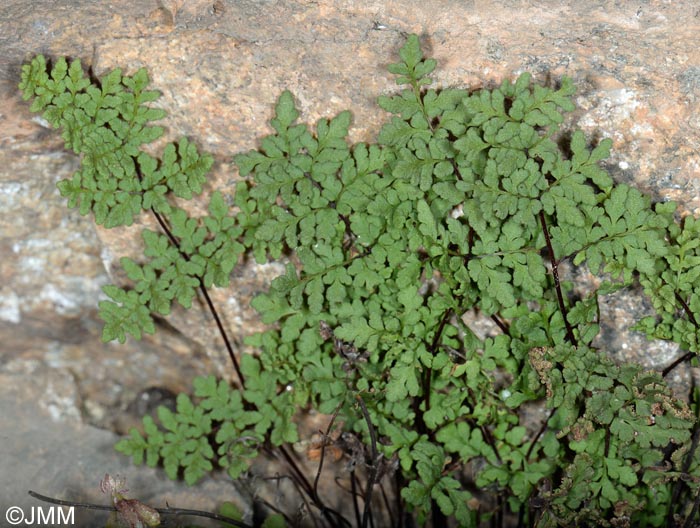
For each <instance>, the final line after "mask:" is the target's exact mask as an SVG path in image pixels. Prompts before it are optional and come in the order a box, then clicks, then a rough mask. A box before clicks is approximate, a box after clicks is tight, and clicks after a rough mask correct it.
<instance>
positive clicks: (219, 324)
mask: <svg viewBox="0 0 700 528" xmlns="http://www.w3.org/2000/svg"><path fill="white" fill-rule="evenodd" d="M151 211H152V212H153V216H155V217H156V220H157V221H158V223H159V224H160V227H161V229H163V231H164V232H165V234H166V236H167V237H168V238H169V239H170V242H171V243H172V244H173V245H174V246H175V247H176V248H177V249H178V250H180V242H179V241H178V240H177V238H175V235H173V233H172V231H170V228H169V227H168V224H167V223H166V222H165V220H164V219H163V217H162V216H161V215H160V214H159V213H157V212H156V211H154V210H153V209H151ZM180 254H181V255H182V256H183V258H187V255H184V254H183V253H182V252H180ZM199 289H200V291H201V292H202V295H203V296H204V300H205V301H206V303H207V307H208V308H209V311H210V312H211V314H212V316H213V317H214V321H215V322H216V327H217V328H218V329H219V334H221V337H222V338H223V340H224V345H225V346H226V350H227V351H228V355H229V357H230V358H231V362H232V363H233V367H234V368H235V369H236V374H238V379H239V380H240V382H241V387H242V388H245V377H244V376H243V372H241V367H240V365H239V364H238V359H236V354H235V353H234V351H233V346H231V341H230V340H229V338H228V334H227V333H226V329H225V328H224V325H223V323H222V322H221V318H220V317H219V312H218V311H217V310H216V307H215V306H214V303H213V302H212V300H211V297H210V296H209V292H208V291H207V288H206V286H204V280H202V279H201V278H200V279H199Z"/></svg>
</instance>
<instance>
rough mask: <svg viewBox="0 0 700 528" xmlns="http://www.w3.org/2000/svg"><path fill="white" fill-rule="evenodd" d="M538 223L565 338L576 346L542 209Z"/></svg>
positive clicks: (557, 265)
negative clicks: (547, 256) (550, 267)
mask: <svg viewBox="0 0 700 528" xmlns="http://www.w3.org/2000/svg"><path fill="white" fill-rule="evenodd" d="M539 216H540V223H541V224H542V232H543V233H544V239H545V241H546V242H547V249H548V250H549V254H550V255H551V257H552V276H553V277H554V288H555V290H556V292H557V301H558V302H559V310H560V311H561V316H562V318H563V319H564V326H565V327H566V340H567V341H568V342H569V343H571V344H572V345H574V346H576V345H577V342H576V336H574V329H573V328H572V327H571V325H570V324H569V318H568V317H567V311H566V306H565V305H564V295H563V294H562V291H561V283H560V282H559V261H558V260H557V258H556V255H555V254H554V248H553V247H552V240H551V239H550V238H549V229H547V220H546V219H545V217H544V211H540V214H539Z"/></svg>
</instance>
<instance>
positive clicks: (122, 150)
mask: <svg viewBox="0 0 700 528" xmlns="http://www.w3.org/2000/svg"><path fill="white" fill-rule="evenodd" d="M399 54H400V60H399V62H397V63H396V64H392V65H391V66H390V67H389V71H390V72H391V73H392V74H395V75H396V76H397V83H398V84H399V85H401V86H402V89H401V91H399V92H398V93H396V94H394V95H388V96H382V97H380V98H379V106H380V107H381V108H383V109H384V110H386V111H387V112H389V113H390V114H391V118H390V119H389V120H388V122H387V123H386V124H385V125H384V126H383V127H382V129H381V131H380V132H379V135H378V138H377V142H376V143H374V144H364V143H358V144H350V143H349V142H348V139H347V134H348V127H349V126H350V121H351V118H350V113H349V112H347V111H346V112H341V113H340V114H338V115H337V116H335V117H334V118H332V119H321V120H319V121H318V122H317V123H316V125H315V127H313V128H310V127H308V126H307V125H305V124H301V123H298V121H297V120H298V118H299V113H298V111H297V109H296V108H295V102H294V97H293V96H292V94H291V93H290V92H288V91H285V92H283V93H282V94H281V96H280V97H279V100H278V101H277V104H276V106H275V109H274V117H273V118H272V120H271V121H270V124H271V126H272V128H273V129H274V133H273V134H272V135H269V136H267V137H265V138H263V139H262V140H261V141H260V146H259V148H258V149H257V150H252V151H250V152H247V153H242V154H237V155H236V156H235V157H234V160H235V163H236V165H237V167H238V170H239V173H240V176H241V180H240V182H239V183H238V184H237V186H236V190H235V194H234V195H233V196H232V197H227V196H224V194H222V193H221V192H219V191H216V192H213V193H212V194H211V196H210V198H209V207H208V214H207V215H205V216H203V217H201V218H195V217H192V216H190V215H189V214H188V213H187V212H186V211H185V210H183V209H181V208H178V207H175V206H174V205H173V203H174V202H173V200H172V199H171V198H172V197H177V198H180V199H186V200H189V199H198V198H196V197H197V196H199V195H200V194H201V193H202V190H203V185H204V183H205V178H206V174H207V172H208V170H209V169H210V167H211V165H212V158H211V157H210V156H208V155H206V154H202V153H200V152H199V151H198V149H197V148H196V146H195V145H194V143H192V142H191V141H188V140H186V139H181V140H180V141H178V142H177V143H174V144H171V145H168V146H167V147H165V149H164V150H163V153H162V156H161V157H160V158H156V157H153V156H152V155H150V154H147V153H145V152H144V151H143V150H141V147H142V146H143V145H144V144H147V143H150V142H152V141H154V140H155V139H157V138H158V137H160V136H161V135H162V133H163V130H162V128H160V127H159V126H155V125H153V124H152V122H153V121H156V120H159V119H162V118H163V117H164V116H165V112H163V111H162V110H159V109H157V108H153V107H151V106H150V104H151V103H152V102H153V101H155V100H156V99H157V97H158V93H157V92H155V91H152V90H149V89H147V88H148V84H149V79H148V75H147V73H146V71H145V70H143V69H142V70H139V71H138V72H136V73H135V74H134V75H133V76H127V75H123V74H122V72H121V71H120V70H114V71H112V72H111V73H109V74H107V75H105V76H104V77H102V78H101V79H100V80H99V81H93V80H91V79H89V78H88V77H86V75H85V73H84V72H83V69H82V67H81V64H80V62H79V61H73V62H72V63H70V64H68V63H67V62H66V61H65V60H63V59H59V60H57V61H56V62H55V63H54V64H53V67H51V68H49V67H47V63H46V61H45V59H44V58H43V57H41V56H38V57H36V58H34V59H33V60H32V62H31V63H29V64H27V65H25V66H24V67H23V70H22V81H21V84H20V88H21V90H22V92H23V95H24V98H25V99H32V100H33V102H32V106H31V110H32V111H35V112H41V113H42V115H43V117H44V118H45V119H46V120H47V121H48V122H49V123H50V124H51V125H52V126H54V127H56V128H59V129H61V131H62V137H63V138H64V140H65V144H66V148H67V149H70V150H72V151H74V152H75V153H76V154H78V155H79V156H80V158H81V166H80V169H79V170H78V171H77V172H76V173H75V174H74V175H73V176H72V178H70V179H68V180H64V181H61V182H60V183H59V184H58V188H59V190H60V192H61V194H62V195H63V196H65V197H66V198H67V199H68V205H69V206H70V207H77V208H79V210H80V212H81V214H88V213H92V214H93V215H94V218H95V221H96V222H97V223H98V224H101V225H104V226H105V227H107V228H111V227H116V226H128V225H131V224H132V223H133V222H134V219H135V218H136V217H137V216H138V215H140V214H142V213H147V214H152V215H155V216H156V218H157V219H158V223H159V225H160V226H161V231H160V232H154V231H150V230H144V231H143V241H144V258H143V259H140V260H139V261H138V262H137V261H135V260H131V259H127V258H124V259H122V261H121V264H122V266H123V268H124V270H125V271H126V274H127V275H128V277H129V279H130V280H131V284H130V285H129V286H128V287H120V286H116V285H110V286H106V287H105V288H104V292H105V294H106V295H107V296H108V297H109V300H105V301H102V302H100V304H99V307H100V317H101V318H102V319H103V320H104V330H103V339H104V340H105V341H111V340H119V341H120V342H124V341H125V339H126V338H127V336H128V335H130V336H132V337H134V338H136V339H140V338H141V337H142V335H143V334H144V333H153V332H154V331H155V325H154V319H153V318H154V316H157V317H162V316H167V315H168V314H169V313H170V311H171V308H172V303H173V302H177V303H179V304H180V305H182V306H183V307H185V308H189V307H190V306H191V304H192V301H193V299H194V298H195V296H197V295H198V294H199V293H198V292H200V293H201V294H202V295H204V296H205V297H206V298H207V299H209V298H208V295H207V293H206V292H207V289H209V288H213V287H226V286H227V285H228V282H229V276H230V274H231V272H232V270H233V269H234V267H235V266H237V265H238V264H239V263H240V262H241V261H242V259H243V257H244V256H245V255H250V256H252V257H254V258H255V260H256V261H257V262H258V263H264V262H268V261H271V260H282V261H283V262H285V263H286V271H285V273H284V274H283V275H281V276H279V277H277V278H276V279H275V280H274V281H273V282H272V284H271V285H270V288H269V290H268V291H267V292H265V293H263V294H260V295H259V296H258V297H256V298H255V300H254V302H253V306H254V308H255V309H256V310H257V311H258V312H259V313H260V315H261V317H262V320H263V322H264V323H266V324H268V325H269V327H268V329H267V330H266V331H264V332H261V333H259V334H256V335H253V336H250V337H249V338H248V339H247V343H248V344H249V345H252V346H254V347H256V348H257V350H258V352H257V353H256V354H245V355H243V357H240V358H238V357H236V356H235V354H233V350H232V349H231V348H230V347H229V351H230V355H231V359H232V362H233V365H234V367H235V371H236V375H235V376H232V377H231V379H232V380H233V381H232V382H229V381H226V380H218V379H215V377H214V376H208V377H199V378H196V379H195V380H194V383H193V386H194V389H193V392H192V394H191V395H187V394H180V395H179V396H178V397H177V408H176V410H175V411H171V410H169V409H167V408H165V407H161V408H160V409H159V410H158V413H157V414H158V415H157V420H155V419H153V418H152V417H149V416H147V417H145V418H144V419H143V428H142V429H141V430H136V429H134V430H132V431H131V434H130V436H128V437H127V438H124V439H122V440H121V441H119V443H118V444H117V446H116V448H117V450H118V451H120V452H122V453H125V454H127V455H130V456H132V458H133V460H134V462H135V463H136V464H140V463H143V462H145V463H146V464H148V465H149V466H156V465H159V464H160V465H162V466H163V467H164V468H165V471H166V472H167V474H168V476H170V477H171V478H173V479H174V478H178V477H183V478H184V479H185V481H186V482H187V483H188V484H194V483H196V482H197V481H198V480H199V479H200V478H201V477H202V476H204V475H205V474H207V473H209V472H212V471H214V470H215V469H216V468H224V469H225V470H226V471H227V472H228V474H229V475H230V477H231V478H232V479H236V478H239V477H240V476H241V475H243V474H244V473H245V472H246V471H248V470H249V468H250V464H251V462H252V460H254V459H255V457H257V456H258V455H260V454H262V453H268V452H272V451H275V452H277V453H278V454H279V457H280V460H283V461H286V463H287V464H289V467H290V474H291V475H292V477H291V478H292V479H293V480H294V482H296V483H297V485H298V489H299V490H300V493H301V494H303V495H304V500H305V501H306V503H307V504H308V505H309V512H308V515H310V516H312V517H313V520H314V521H315V522H316V523H317V525H318V526H352V525H355V526H358V527H367V526H400V525H403V523H404V521H403V519H405V518H406V517H407V515H410V516H411V518H412V519H413V520H414V521H415V522H416V523H417V525H420V526H423V525H426V524H427V523H432V524H433V525H435V526H438V525H454V526H464V527H477V526H507V525H509V524H508V523H515V524H513V525H518V526H523V527H534V526H536V527H538V528H544V527H555V526H610V527H621V526H629V527H660V526H668V527H672V526H693V525H694V524H695V523H697V522H698V504H700V498H699V497H700V470H699V468H698V450H697V441H698V432H697V425H696V424H697V415H698V410H699V409H700V407H699V405H700V404H699V403H698V397H697V396H698V395H697V390H696V389H695V388H693V389H692V390H691V392H690V396H689V397H687V398H683V397H676V396H674V395H673V393H672V392H671V390H670V389H669V388H668V386H667V385H666V383H665V381H664V376H665V375H666V374H668V372H669V371H670V370H671V368H672V367H675V366H676V364H677V363H678V362H674V364H673V366H672V367H669V368H667V369H666V370H664V371H663V373H657V372H650V371H648V370H646V369H644V368H643V367H642V366H640V365H636V364H616V363H615V362H613V361H612V360H611V359H609V356H610V355H609V353H608V351H606V350H604V349H599V348H596V347H594V346H593V342H594V338H595V337H596V336H597V335H598V333H599V331H600V326H599V324H600V320H599V318H600V312H599V310H598V302H599V298H600V297H601V296H603V295H610V294H614V293H616V292H619V291H620V290H622V289H625V290H626V291H627V293H628V294H633V293H634V292H635V291H636V292H639V294H640V295H642V294H643V295H645V296H646V297H647V299H648V300H649V301H650V304H651V305H652V306H653V308H654V310H655V313H654V315H651V316H648V317H645V318H643V319H641V320H640V321H638V322H637V324H636V325H635V329H636V330H638V331H640V332H643V333H645V334H646V335H647V336H648V337H649V338H650V339H651V338H653V339H664V340H669V341H673V342H675V343H677V344H678V345H679V346H680V348H681V351H682V352H681V356H682V359H683V360H684V361H689V360H692V361H693V362H697V359H696V354H697V353H698V352H699V351H700V342H699V340H698V336H700V327H699V325H698V321H699V320H700V236H699V235H700V222H698V221H697V220H696V219H695V218H693V217H692V216H686V217H685V218H683V219H682V220H679V218H680V215H679V214H678V212H677V207H676V204H674V203H672V202H665V203H651V200H650V199H649V197H647V196H645V195H643V194H642V193H641V192H639V191H638V190H636V189H635V188H633V187H630V186H628V185H624V184H616V183H615V182H614V181H613V180H612V179H611V178H610V176H609V175H608V173H607V172H606V171H605V170H604V169H603V168H602V167H601V165H600V162H601V160H604V159H605V158H607V157H608V155H609V151H610V148H611V145H612V142H611V141H610V140H609V139H603V140H602V141H600V142H598V143H597V144H596V145H594V146H589V145H588V141H587V139H586V137H585V136H584V134H583V133H582V132H581V131H578V130H574V131H571V133H570V134H566V135H562V134H559V132H560V126H561V125H562V123H563V122H564V117H563V115H562V113H563V112H567V111H572V110H573V109H574V105H573V103H572V101H571V97H572V95H573V94H574V86H573V82H572V81H571V79H568V78H562V79H561V80H560V81H559V83H558V85H557V86H555V87H547V86H540V85H537V84H533V83H532V79H531V76H530V75H529V74H527V73H524V74H522V75H520V76H519V77H518V78H517V79H516V80H515V82H511V81H509V80H506V81H504V82H503V83H502V84H501V85H500V86H499V87H497V88H494V89H482V90H478V91H475V92H470V91H468V90H465V89H459V88H443V89H435V88H431V85H432V80H431V79H430V78H429V77H428V76H429V75H430V74H431V73H432V72H433V70H434V68H435V66H436V63H435V61H434V60H432V59H427V58H424V57H423V54H422V52H421V49H420V44H419V39H418V37H417V36H415V35H412V36H409V37H408V39H407V41H406V43H405V45H404V46H403V48H401V50H400V53H399ZM567 132H568V131H567ZM562 136H564V137H568V138H569V139H568V140H561V137H562ZM555 139H556V140H555ZM558 142H559V143H558ZM561 143H565V145H561ZM564 263H566V266H564V267H562V264H564ZM577 267H581V268H585V269H587V270H588V271H590V272H591V273H593V274H595V275H598V276H599V277H600V280H599V283H598V286H597V287H596V288H594V289H591V290H589V291H586V292H584V293H580V291H579V289H577V290H576V295H573V293H574V290H575V288H576V287H577V285H576V284H575V283H574V282H573V279H572V277H576V275H575V274H571V273H569V272H566V269H569V270H571V269H575V268H577ZM631 286H637V288H636V289H632V288H630V287H631ZM208 305H209V308H210V310H211V311H212V313H213V314H214V316H215V317H216V308H215V307H214V305H213V303H211V301H210V300H209V302H208ZM465 314H471V315H474V316H475V317H480V318H483V319H489V320H491V322H492V323H495V324H492V325H491V326H490V328H492V330H491V331H490V333H488V332H487V334H486V335H483V333H481V332H477V331H476V329H475V328H474V327H473V326H472V325H471V323H468V322H467V321H471V320H473V319H474V317H472V318H470V319H467V318H465V317H463V316H464V315H465ZM216 321H217V324H218V326H217V328H218V331H219V332H220V333H221V335H222V336H223V338H224V339H225V340H226V343H228V342H229V341H228V338H227V331H226V329H225V327H224V325H223V324H222V323H221V322H220V320H219V319H218V317H217V318H216ZM289 389H291V390H289ZM309 409H314V410H316V411H317V412H319V413H322V414H325V415H328V428H327V430H326V431H325V432H323V434H322V439H321V441H319V442H318V443H317V444H316V446H315V447H314V446H312V447H313V448H314V449H316V451H315V452H314V453H315V454H314V456H313V457H311V452H312V451H311V449H310V450H309V457H311V458H314V459H315V460H317V461H318V463H319V467H318V472H317V474H316V475H315V478H314V477H312V478H307V477H306V476H305V475H304V474H303V472H302V471H301V470H300V468H299V466H298V464H297V463H296V462H294V457H293V456H291V455H290V452H289V449H290V447H291V446H292V445H293V444H296V443H298V442H300V440H303V439H300V436H299V433H298V430H297V425H296V424H295V421H294V420H295V418H298V417H299V416H300V412H301V411H305V410H309ZM533 409H534V410H538V412H537V413H535V415H537V416H540V417H541V419H540V421H537V420H535V421H533V419H532V418H529V419H526V416H530V417H532V416H533V412H532V411H533ZM526 411H529V412H527V413H526ZM341 457H342V458H344V460H345V461H346V462H347V465H346V466H345V469H346V471H345V473H343V474H342V475H341V477H339V478H341V479H346V482H347V485H343V486H342V487H339V489H338V490H337V493H345V492H346V491H348V492H350V491H352V493H351V494H350V495H349V498H350V499H351V500H349V501H348V502H347V503H348V504H350V505H351V507H349V508H348V510H347V511H343V512H337V511H335V510H333V509H332V508H330V507H329V506H328V504H329V502H330V501H329V497H324V495H326V494H328V492H329V491H328V490H323V489H319V486H318V477H319V475H320V474H321V471H322V470H324V468H326V469H325V470H328V469H327V468H328V464H330V462H329V461H330V460H331V459H336V458H341ZM343 490H346V491H343ZM324 501H327V502H324ZM346 517H347V518H346ZM271 519H273V521H271V522H270V526H273V524H272V523H273V522H274V523H277V524H274V525H275V526H282V525H284V523H285V522H286V523H287V524H289V525H294V524H295V522H296V521H295V517H294V515H293V513H291V512H281V513H280V514H279V515H277V516H273V517H271ZM307 521H309V519H307V520H306V521H305V522H307ZM280 523H281V524H280Z"/></svg>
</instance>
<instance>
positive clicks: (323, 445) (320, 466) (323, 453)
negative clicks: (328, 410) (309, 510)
mask: <svg viewBox="0 0 700 528" xmlns="http://www.w3.org/2000/svg"><path fill="white" fill-rule="evenodd" d="M343 403H344V402H342V401H341V402H340V403H339V404H338V406H337V407H336V408H335V411H334V412H333V416H332V417H331V421H330V422H328V427H327V428H326V432H325V434H324V435H323V439H322V441H321V460H320V461H319V463H318V471H316V478H315V479H314V488H313V497H314V500H315V501H318V502H319V503H320V502H321V499H320V498H319V496H318V481H319V480H320V478H321V472H322V471H323V461H324V459H325V457H326V438H328V436H329V435H330V434H331V428H332V427H333V422H335V419H336V418H337V417H338V413H339V412H340V409H341V408H342V406H343Z"/></svg>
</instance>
